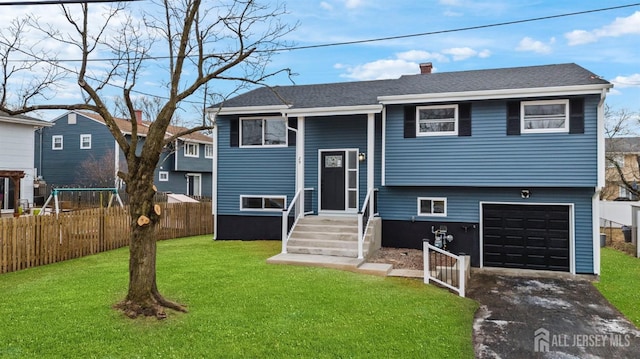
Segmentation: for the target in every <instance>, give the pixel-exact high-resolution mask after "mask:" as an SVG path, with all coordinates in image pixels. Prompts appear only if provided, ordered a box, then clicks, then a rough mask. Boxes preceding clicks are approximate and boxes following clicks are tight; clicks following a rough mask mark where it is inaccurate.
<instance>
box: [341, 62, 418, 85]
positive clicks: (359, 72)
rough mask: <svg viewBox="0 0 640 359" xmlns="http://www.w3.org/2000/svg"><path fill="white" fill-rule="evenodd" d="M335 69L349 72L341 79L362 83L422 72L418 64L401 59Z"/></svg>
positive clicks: (343, 66) (342, 66)
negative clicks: (363, 81)
mask: <svg viewBox="0 0 640 359" xmlns="http://www.w3.org/2000/svg"><path fill="white" fill-rule="evenodd" d="M335 67H336V68H342V69H346V70H347V73H345V74H342V75H340V76H341V77H345V78H349V79H352V80H360V81H362V80H382V79H396V78H398V77H400V76H402V75H407V74H416V73H418V72H419V71H420V66H419V65H418V64H417V63H415V62H411V61H406V60H400V59H395V60H377V61H373V62H369V63H366V64H362V65H357V66H352V67H351V66H345V65H340V67H337V66H335Z"/></svg>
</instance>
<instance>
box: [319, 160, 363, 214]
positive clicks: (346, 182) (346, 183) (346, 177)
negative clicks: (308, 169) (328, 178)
mask: <svg viewBox="0 0 640 359" xmlns="http://www.w3.org/2000/svg"><path fill="white" fill-rule="evenodd" d="M340 151H341V152H344V166H345V170H344V187H345V189H344V190H345V196H344V202H345V203H344V208H345V209H344V211H331V210H322V152H340ZM350 151H353V152H355V153H356V207H355V208H349V154H348V152H350ZM358 153H359V152H358V149H357V148H321V149H318V214H320V215H321V214H331V215H336V214H337V215H340V214H356V213H358V208H359V205H360V162H359V161H358Z"/></svg>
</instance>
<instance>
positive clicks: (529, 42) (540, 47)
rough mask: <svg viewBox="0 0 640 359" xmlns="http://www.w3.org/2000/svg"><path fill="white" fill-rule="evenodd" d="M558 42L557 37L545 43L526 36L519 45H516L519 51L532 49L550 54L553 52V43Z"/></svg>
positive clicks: (532, 50)
mask: <svg viewBox="0 0 640 359" xmlns="http://www.w3.org/2000/svg"><path fill="white" fill-rule="evenodd" d="M555 42H556V39H555V37H552V38H551V40H549V43H544V42H542V41H539V40H534V39H532V38H530V37H528V36H527V37H525V38H523V39H522V40H520V43H519V44H518V47H516V50H517V51H531V52H535V53H538V54H548V53H550V52H551V45H552V44H553V43H555Z"/></svg>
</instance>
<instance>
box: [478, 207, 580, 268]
mask: <svg viewBox="0 0 640 359" xmlns="http://www.w3.org/2000/svg"><path fill="white" fill-rule="evenodd" d="M485 204H506V205H515V206H567V207H569V272H570V273H571V274H576V258H575V231H576V228H575V227H576V226H575V211H574V204H573V203H555V202H546V203H540V202H535V203H533V202H526V203H523V202H484V201H481V202H480V268H483V267H484V233H483V231H484V223H483V220H482V219H483V213H482V211H483V210H482V207H483V205H485ZM565 273H566V272H565Z"/></svg>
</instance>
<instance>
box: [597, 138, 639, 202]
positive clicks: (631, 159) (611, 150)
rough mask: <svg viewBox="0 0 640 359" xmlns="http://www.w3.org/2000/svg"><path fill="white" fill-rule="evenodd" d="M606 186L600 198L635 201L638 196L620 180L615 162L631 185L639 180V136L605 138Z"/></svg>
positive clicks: (634, 185) (636, 185)
mask: <svg viewBox="0 0 640 359" xmlns="http://www.w3.org/2000/svg"><path fill="white" fill-rule="evenodd" d="M606 159H607V160H606V172H605V182H606V186H605V188H604V190H603V191H602V196H601V198H602V199H603V200H607V201H613V200H619V201H621V200H627V201H637V200H638V197H637V196H635V195H634V194H633V192H632V191H630V190H629V189H628V188H627V186H626V185H625V184H624V182H623V181H622V178H621V176H620V172H618V170H617V168H616V164H617V165H618V166H620V169H621V170H622V175H623V176H624V178H625V180H626V181H627V183H628V184H629V185H631V187H635V188H636V189H637V188H638V182H640V167H639V164H640V137H613V138H607V139H606Z"/></svg>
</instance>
